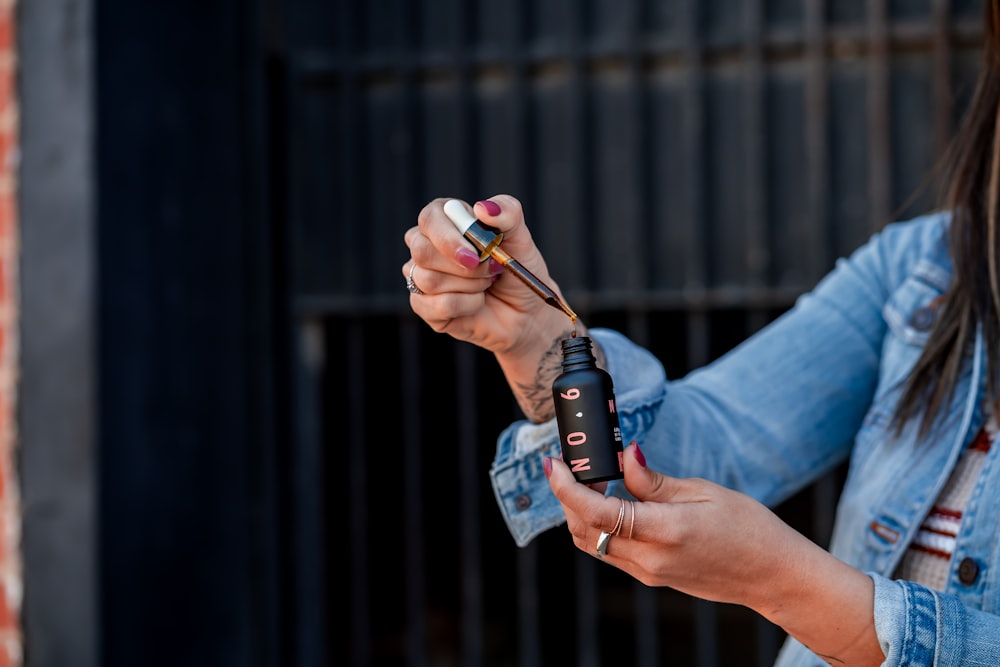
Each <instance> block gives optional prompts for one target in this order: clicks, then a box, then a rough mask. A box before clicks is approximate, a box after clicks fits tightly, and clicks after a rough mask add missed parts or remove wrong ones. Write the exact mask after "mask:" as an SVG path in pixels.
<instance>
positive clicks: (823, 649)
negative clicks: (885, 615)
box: [750, 534, 885, 666]
mask: <svg viewBox="0 0 1000 667" xmlns="http://www.w3.org/2000/svg"><path fill="white" fill-rule="evenodd" d="M790 540H791V541H793V542H794V545H790V548H787V549H783V550H782V552H783V556H781V558H780V559H779V561H778V563H777V564H776V568H775V571H774V575H775V576H773V577H771V576H765V577H762V579H761V581H762V583H763V585H762V588H761V590H760V592H759V597H758V598H757V599H756V600H754V601H753V602H752V604H751V605H750V606H751V607H753V608H755V609H756V610H757V611H758V612H759V613H761V614H762V615H763V616H764V617H765V618H767V619H768V620H770V621H771V622H772V623H775V624H776V625H778V626H779V627H781V628H782V629H783V630H785V631H786V632H787V633H788V634H789V635H790V636H792V637H794V638H795V639H797V640H799V641H800V642H801V643H802V644H804V645H805V646H806V647H807V648H809V649H810V650H811V651H812V652H813V653H815V654H816V655H818V656H820V657H821V658H823V659H824V660H825V661H826V662H828V663H829V664H831V665H838V666H840V665H845V666H846V665H851V666H853V665H858V666H869V665H880V664H881V663H882V662H883V661H884V660H885V656H884V655H883V653H882V649H881V647H880V646H879V642H878V637H877V635H876V633H875V619H874V596H875V587H874V584H873V583H872V580H871V578H869V577H868V575H866V574H864V573H863V572H861V571H859V570H857V569H855V568H852V567H850V566H849V565H847V564H846V563H844V562H842V561H840V560H838V559H837V558H835V557H834V556H832V555H830V554H829V553H828V552H826V551H824V550H823V549H821V548H820V547H818V546H817V545H815V544H814V543H812V542H810V541H809V540H807V539H806V538H805V537H802V536H801V535H798V534H795V535H793V536H791V538H790Z"/></svg>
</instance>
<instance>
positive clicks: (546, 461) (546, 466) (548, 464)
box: [542, 456, 552, 478]
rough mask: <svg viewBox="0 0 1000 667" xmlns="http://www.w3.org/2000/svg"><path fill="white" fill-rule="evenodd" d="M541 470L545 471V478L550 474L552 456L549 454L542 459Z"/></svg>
mask: <svg viewBox="0 0 1000 667" xmlns="http://www.w3.org/2000/svg"><path fill="white" fill-rule="evenodd" d="M542 470H544V471H545V477H546V478H548V477H551V476H552V457H551V456H546V457H545V459H543V460H542Z"/></svg>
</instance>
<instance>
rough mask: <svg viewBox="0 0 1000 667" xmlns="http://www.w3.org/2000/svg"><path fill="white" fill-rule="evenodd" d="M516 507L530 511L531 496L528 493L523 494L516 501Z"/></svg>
mask: <svg viewBox="0 0 1000 667" xmlns="http://www.w3.org/2000/svg"><path fill="white" fill-rule="evenodd" d="M514 507H516V508H517V509H519V510H521V511H524V510H526V509H528V508H529V507H531V496H529V495H528V494H526V493H522V494H521V495H519V496H518V497H517V498H515V499H514Z"/></svg>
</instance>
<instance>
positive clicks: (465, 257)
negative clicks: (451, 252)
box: [455, 246, 479, 269]
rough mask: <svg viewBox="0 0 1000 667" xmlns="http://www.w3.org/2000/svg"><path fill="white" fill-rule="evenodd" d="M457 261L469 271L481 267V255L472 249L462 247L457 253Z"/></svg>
mask: <svg viewBox="0 0 1000 667" xmlns="http://www.w3.org/2000/svg"><path fill="white" fill-rule="evenodd" d="M455 259H457V260H458V263H459V264H461V265H462V266H464V267H465V268H467V269H474V268H476V267H477V266H479V255H477V254H476V252H475V251H474V250H473V249H472V248H466V247H465V246H462V247H460V248H459V249H458V250H457V251H455Z"/></svg>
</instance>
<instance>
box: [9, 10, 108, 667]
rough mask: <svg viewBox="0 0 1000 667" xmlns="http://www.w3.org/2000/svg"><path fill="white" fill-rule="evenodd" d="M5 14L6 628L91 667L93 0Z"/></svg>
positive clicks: (95, 605) (96, 504)
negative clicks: (14, 147) (11, 364)
mask: <svg viewBox="0 0 1000 667" xmlns="http://www.w3.org/2000/svg"><path fill="white" fill-rule="evenodd" d="M16 11H17V23H16V30H17V33H16V36H17V44H16V48H17V58H18V60H17V65H16V66H17V68H18V70H19V72H23V73H24V74H26V76H25V77H24V78H23V79H20V80H19V82H18V88H17V94H18V95H19V96H20V97H19V99H18V104H19V105H20V113H23V114H25V116H23V117H22V118H25V119H26V118H30V121H28V122H25V121H24V120H21V121H20V122H19V128H18V131H19V132H20V136H19V137H18V140H19V141H20V142H21V144H20V148H21V151H20V162H19V164H18V166H17V167H16V169H17V171H18V174H17V178H18V180H17V187H18V193H17V197H18V201H17V203H18V206H19V207H20V208H19V211H18V217H19V223H20V226H19V227H18V229H17V234H19V235H20V236H19V239H18V241H19V243H20V248H19V251H20V253H21V256H20V257H19V258H18V262H17V266H16V268H17V270H18V271H19V272H20V278H19V283H20V284H19V285H18V287H19V288H20V289H21V292H20V293H19V294H17V296H16V298H17V303H16V304H15V305H16V306H17V307H18V308H20V312H19V320H20V322H19V326H20V331H19V332H18V333H17V337H16V339H15V340H12V341H10V342H15V341H16V343H17V346H18V349H17V350H16V351H15V352H13V353H12V354H16V355H17V363H18V364H19V370H18V373H19V377H18V378H17V383H18V386H17V394H16V396H13V397H12V399H13V400H16V407H17V419H18V421H17V424H16V429H17V433H16V434H15V435H16V438H17V456H18V469H17V472H18V474H19V484H20V489H19V492H20V494H21V497H20V502H21V512H22V516H21V522H22V525H21V530H22V534H21V543H20V545H17V546H16V547H15V546H11V547H10V548H20V549H21V552H22V555H21V559H22V564H23V565H24V566H25V567H24V571H23V572H24V575H23V576H24V579H23V583H24V598H23V606H22V607H21V610H20V611H21V618H20V622H21V623H22V624H23V626H24V627H25V628H26V629H29V630H28V631H27V632H26V633H25V635H24V638H23V649H24V652H25V653H26V655H27V656H30V660H29V661H28V662H30V663H31V664H33V665H38V666H39V667H47V666H48V665H59V664H74V665H79V667H93V666H94V665H100V664H103V663H104V659H103V657H102V647H101V642H100V639H101V633H102V631H104V630H105V628H104V627H103V626H102V623H103V622H106V621H107V619H106V618H105V617H104V616H103V614H102V608H101V604H102V601H101V599H100V593H101V591H100V580H99V575H100V572H101V568H102V560H103V559H102V557H101V556H102V555H101V553H100V552H99V550H98V546H99V543H100V538H101V533H100V531H101V529H102V526H101V524H100V522H99V511H100V500H101V493H102V486H101V481H100V478H99V474H98V473H99V471H100V466H101V453H100V451H99V448H98V445H99V444H100V439H99V437H98V434H97V432H96V424H95V423H94V422H95V421H96V419H97V417H98V415H99V414H100V412H101V407H102V406H101V405H100V391H99V390H100V389H101V387H100V386H99V385H100V383H99V381H100V380H101V379H102V378H101V377H100V376H99V372H100V370H101V369H99V368H98V366H97V359H95V357H94V353H95V351H96V349H97V342H98V341H99V340H101V339H104V338H105V337H106V336H107V334H106V333H104V334H103V335H101V336H100V337H98V331H97V327H98V320H99V314H98V309H97V303H98V302H99V298H100V297H103V296H105V295H101V294H99V291H98V287H99V286H98V284H97V276H96V273H97V267H98V264H97V261H98V252H97V251H98V245H99V241H100V240H101V239H100V235H99V233H98V231H99V226H100V222H101V221H100V220H99V218H98V208H97V199H98V192H99V190H100V188H99V183H97V182H96V181H97V164H98V162H99V160H98V153H99V146H98V142H97V141H95V137H94V131H95V127H96V126H97V124H98V123H97V121H98V118H97V117H96V116H97V114H96V102H97V101H98V100H97V98H98V97H99V95H98V84H97V82H96V81H95V78H96V77H95V70H96V66H95V61H96V59H97V53H98V34H99V33H98V34H95V23H96V24H97V26H98V27H99V25H100V21H99V20H97V19H99V18H101V15H100V12H99V7H98V3H97V2H96V0H57V1H56V2H48V3H32V2H30V1H25V0H21V1H19V2H18V3H17V7H16ZM104 11H109V10H107V9H105V10H104ZM95 15H96V18H95ZM102 43H104V42H102ZM101 50H103V49H101ZM70 73H72V75H70ZM69 110H72V112H68V111H69ZM105 141H106V140H105ZM101 143H102V144H104V143H105V142H101ZM11 268H14V267H11ZM66 277H72V279H69V280H67V279H66ZM12 296H13V295H12ZM67 369H73V370H72V377H73V381H72V382H67V381H66V378H67ZM56 416H57V418H53V417H56ZM10 493H13V490H11V489H8V490H6V491H5V492H4V496H5V497H6V496H7V494H10ZM105 530H106V528H105Z"/></svg>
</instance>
